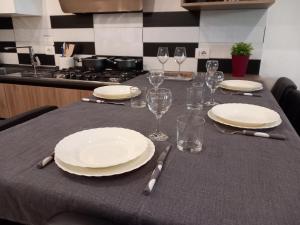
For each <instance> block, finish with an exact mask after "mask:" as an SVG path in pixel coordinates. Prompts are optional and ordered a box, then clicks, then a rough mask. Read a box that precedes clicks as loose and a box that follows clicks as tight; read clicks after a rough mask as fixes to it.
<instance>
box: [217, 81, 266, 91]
mask: <svg viewBox="0 0 300 225" xmlns="http://www.w3.org/2000/svg"><path fill="white" fill-rule="evenodd" d="M220 87H221V88H223V89H227V90H232V91H247V92H252V91H259V90H262V89H263V85H262V84H261V83H259V82H255V81H249V80H224V81H222V82H221V84H220Z"/></svg>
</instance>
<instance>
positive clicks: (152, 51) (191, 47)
mask: <svg viewBox="0 0 300 225" xmlns="http://www.w3.org/2000/svg"><path fill="white" fill-rule="evenodd" d="M159 47H168V48H169V54H170V57H173V56H174V52H175V48H176V47H185V48H186V54H187V57H195V49H196V48H198V43H144V56H148V57H156V56H157V50H158V48H159Z"/></svg>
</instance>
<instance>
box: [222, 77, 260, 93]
mask: <svg viewBox="0 0 300 225" xmlns="http://www.w3.org/2000/svg"><path fill="white" fill-rule="evenodd" d="M226 81H242V82H253V83H256V84H260V87H258V88H252V89H247V88H239V87H229V86H224V85H223V84H224V83H223V82H226ZM222 83H223V84H222ZM220 87H221V88H223V89H225V90H231V91H247V92H254V91H261V90H263V89H264V86H263V84H262V83H260V82H258V81H252V80H224V81H222V82H221V83H220Z"/></svg>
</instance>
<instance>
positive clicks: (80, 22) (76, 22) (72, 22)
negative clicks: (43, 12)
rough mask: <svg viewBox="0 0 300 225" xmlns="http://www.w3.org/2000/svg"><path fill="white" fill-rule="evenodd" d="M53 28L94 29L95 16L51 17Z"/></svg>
mask: <svg viewBox="0 0 300 225" xmlns="http://www.w3.org/2000/svg"><path fill="white" fill-rule="evenodd" d="M50 21H51V28H55V29H58V28H61V29H64V28H65V29H68V28H93V27H94V22H93V15H92V14H88V15H67V16H50Z"/></svg>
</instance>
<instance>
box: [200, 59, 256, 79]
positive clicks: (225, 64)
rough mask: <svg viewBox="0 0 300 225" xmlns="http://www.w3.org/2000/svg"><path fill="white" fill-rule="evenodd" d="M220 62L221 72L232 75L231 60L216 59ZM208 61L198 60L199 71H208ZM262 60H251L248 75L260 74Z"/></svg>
mask: <svg viewBox="0 0 300 225" xmlns="http://www.w3.org/2000/svg"><path fill="white" fill-rule="evenodd" d="M216 60H218V61H219V70H220V71H223V72H224V73H232V66H231V59H216ZM206 61H207V59H199V60H198V71H199V72H204V71H206ZM260 63H261V60H254V59H252V60H250V61H249V64H248V70H247V74H255V75H256V74H259V70H260Z"/></svg>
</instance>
